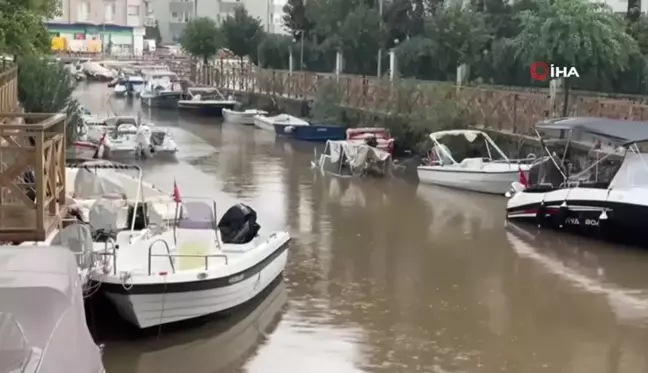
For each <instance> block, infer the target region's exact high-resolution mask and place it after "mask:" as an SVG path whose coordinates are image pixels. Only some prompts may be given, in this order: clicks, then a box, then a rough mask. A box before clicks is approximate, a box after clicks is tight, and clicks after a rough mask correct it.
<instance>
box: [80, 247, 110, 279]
mask: <svg viewBox="0 0 648 373" xmlns="http://www.w3.org/2000/svg"><path fill="white" fill-rule="evenodd" d="M109 245H110V246H109ZM78 254H85V253H78ZM91 254H92V255H93V256H95V255H97V256H101V257H102V259H103V261H102V264H103V265H104V266H106V265H107V264H108V261H107V259H108V257H112V273H113V275H117V244H116V243H115V240H113V239H112V238H108V239H106V242H105V243H104V250H103V252H101V251H99V252H92V253H91ZM93 262H94V261H93Z"/></svg>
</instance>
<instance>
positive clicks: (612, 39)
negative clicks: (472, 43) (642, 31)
mask: <svg viewBox="0 0 648 373" xmlns="http://www.w3.org/2000/svg"><path fill="white" fill-rule="evenodd" d="M537 5H538V10H537V11H523V12H522V14H521V25H520V26H521V31H520V34H519V35H517V36H516V37H515V45H516V47H517V56H518V57H521V59H522V61H523V62H525V63H527V64H530V63H531V62H532V61H536V60H540V61H547V62H550V63H553V64H556V65H557V66H574V67H576V68H577V69H578V71H579V73H580V74H581V75H582V74H585V73H589V72H591V73H593V74H594V75H595V76H597V77H598V78H599V79H608V80H609V79H611V78H612V77H613V76H614V75H615V74H616V73H618V72H619V71H623V70H625V69H626V68H627V67H628V64H629V62H630V59H631V57H632V56H633V55H636V54H637V53H638V52H639V48H638V45H637V42H636V41H635V40H634V39H633V38H632V36H630V35H629V34H627V33H626V25H625V23H624V21H623V19H622V18H621V17H619V16H617V15H616V14H614V13H612V10H611V9H609V8H608V7H606V6H605V5H601V4H595V3H591V2H589V1H588V0H553V1H552V0H537Z"/></svg>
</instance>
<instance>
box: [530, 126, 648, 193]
mask: <svg viewBox="0 0 648 373" xmlns="http://www.w3.org/2000/svg"><path fill="white" fill-rule="evenodd" d="M647 125H648V123H647V124H642V123H640V122H633V121H626V120H614V119H607V118H559V119H553V120H546V121H542V122H539V123H537V124H536V132H537V134H538V136H539V138H540V139H541V140H542V144H543V145H544V147H545V151H546V152H547V153H548V154H549V157H548V158H547V160H546V161H545V162H541V163H538V164H536V165H535V166H534V167H532V168H531V170H530V172H529V180H528V182H529V187H528V188H527V189H526V190H525V191H526V192H530V193H533V192H546V191H549V190H554V189H559V188H570V187H581V188H594V189H608V188H610V187H611V186H612V185H617V186H618V185H619V183H620V180H621V179H622V178H627V177H628V176H627V175H626V173H627V172H626V171H630V174H632V175H634V176H632V178H633V179H637V180H639V179H642V180H643V181H644V182H645V183H644V185H648V166H645V164H644V163H643V162H642V161H643V160H644V157H645V155H646V154H645V153H643V152H642V150H641V148H642V146H641V143H640V142H645V141H647V140H648V129H647V128H648V126H647ZM560 132H563V133H566V136H567V139H566V140H567V141H566V144H565V146H564V148H563V149H550V146H549V145H547V144H546V142H545V141H544V137H547V135H554V136H558V134H559V133H560ZM543 135H544V136H543ZM644 136H645V139H644V138H643V137H644ZM574 139H577V140H574ZM579 140H580V141H579ZM584 148H589V149H584ZM578 149H580V151H579V150H578ZM622 170H624V171H623V172H622ZM642 175H643V176H642ZM634 183H635V181H633V182H632V183H631V184H634ZM623 184H627V183H625V182H624V183H623Z"/></svg>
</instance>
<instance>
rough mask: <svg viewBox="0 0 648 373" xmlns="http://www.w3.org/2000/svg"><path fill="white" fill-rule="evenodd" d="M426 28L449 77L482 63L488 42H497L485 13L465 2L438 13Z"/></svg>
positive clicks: (439, 65) (436, 56)
mask: <svg viewBox="0 0 648 373" xmlns="http://www.w3.org/2000/svg"><path fill="white" fill-rule="evenodd" d="M425 29H426V35H427V36H428V38H430V39H431V41H432V43H433V45H434V50H435V56H434V57H435V59H436V60H437V62H436V63H437V64H438V68H439V69H441V70H442V71H445V72H446V73H447V74H448V76H449V77H454V76H455V75H456V68H457V66H459V65H461V64H468V65H472V64H473V63H475V62H477V61H479V60H480V59H481V58H482V56H483V53H484V51H485V49H486V46H487V44H488V42H490V41H491V40H492V39H493V35H492V33H491V30H490V29H489V28H488V26H487V24H486V18H485V16H484V14H483V13H480V12H476V11H474V10H472V9H471V8H470V7H467V6H465V5H464V4H463V2H461V1H455V2H453V3H450V4H447V5H446V6H445V7H444V8H443V10H438V11H437V13H436V14H435V15H434V16H433V17H430V18H428V20H427V22H426V25H425Z"/></svg>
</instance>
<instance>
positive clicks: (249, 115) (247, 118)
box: [223, 108, 268, 125]
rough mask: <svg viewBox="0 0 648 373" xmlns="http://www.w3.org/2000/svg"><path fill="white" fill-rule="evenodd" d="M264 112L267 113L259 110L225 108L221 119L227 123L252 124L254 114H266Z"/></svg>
mask: <svg viewBox="0 0 648 373" xmlns="http://www.w3.org/2000/svg"><path fill="white" fill-rule="evenodd" d="M266 114H268V113H267V112H265V111H261V110H257V111H249V112H244V111H243V112H241V111H234V110H230V109H227V108H225V109H223V120H224V121H225V122H229V123H237V124H246V125H254V116H255V115H266Z"/></svg>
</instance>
